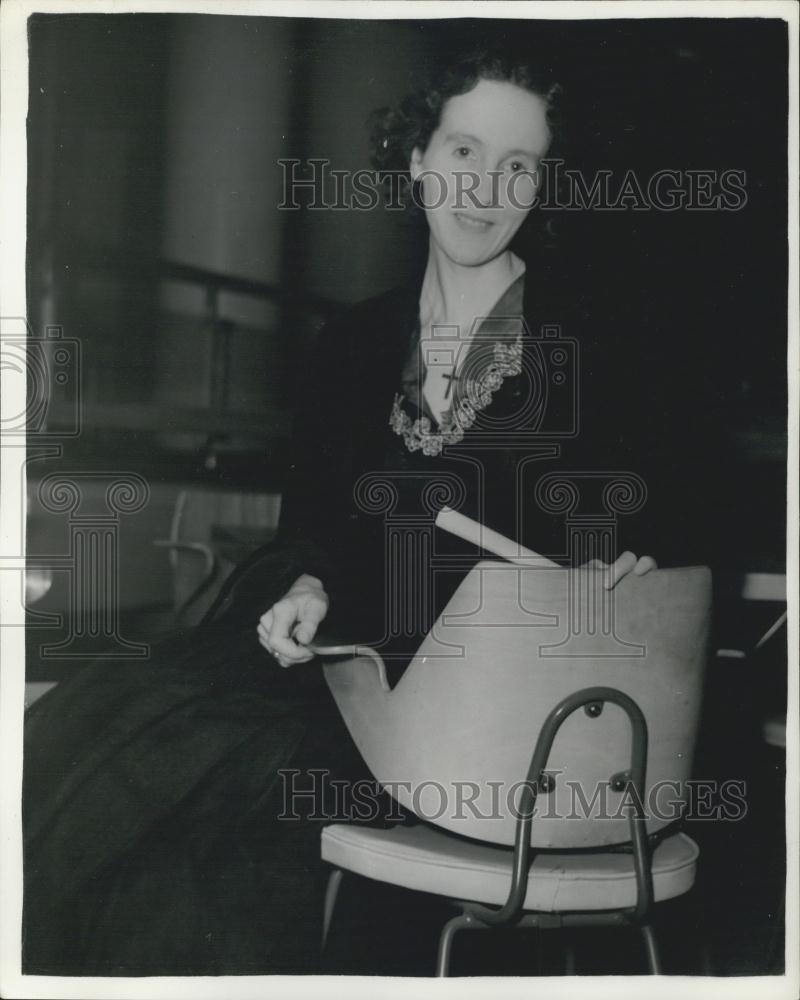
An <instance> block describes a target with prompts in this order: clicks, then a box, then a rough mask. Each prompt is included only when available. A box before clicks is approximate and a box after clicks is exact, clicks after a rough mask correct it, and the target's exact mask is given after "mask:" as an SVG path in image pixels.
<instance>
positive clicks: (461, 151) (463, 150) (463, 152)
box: [455, 146, 472, 159]
mask: <svg viewBox="0 0 800 1000" xmlns="http://www.w3.org/2000/svg"><path fill="white" fill-rule="evenodd" d="M455 153H456V156H460V157H461V158H462V159H465V158H466V157H467V156H469V155H470V154H471V153H472V150H471V149H470V148H469V146H456V149H455Z"/></svg>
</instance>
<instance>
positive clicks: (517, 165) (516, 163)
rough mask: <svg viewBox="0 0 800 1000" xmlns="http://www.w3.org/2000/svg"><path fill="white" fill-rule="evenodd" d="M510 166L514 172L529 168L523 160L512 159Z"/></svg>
mask: <svg viewBox="0 0 800 1000" xmlns="http://www.w3.org/2000/svg"><path fill="white" fill-rule="evenodd" d="M508 167H509V170H510V171H511V173H512V174H518V173H521V172H522V171H525V170H527V169H528V167H527V165H526V164H525V163H523V162H522V161H521V160H512V161H511V163H509V165H508Z"/></svg>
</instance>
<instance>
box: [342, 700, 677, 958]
mask: <svg viewBox="0 0 800 1000" xmlns="http://www.w3.org/2000/svg"><path fill="white" fill-rule="evenodd" d="M605 702H612V703H613V704H615V705H618V706H619V707H620V708H622V709H623V711H624V712H625V713H626V715H627V716H628V720H629V721H630V724H631V733H632V741H631V757H630V767H629V768H628V769H627V770H625V771H620V772H618V773H616V774H614V775H612V777H611V787H612V788H613V789H614V790H615V791H619V792H626V794H627V795H628V799H629V805H628V824H629V829H630V841H629V842H627V843H626V844H625V845H614V846H612V847H610V848H608V849H607V850H610V851H619V850H620V847H621V846H622V847H623V849H628V850H632V854H633V864H634V873H635V876H636V904H635V905H634V906H632V907H627V908H625V909H621V910H620V909H614V910H598V911H584V912H571V911H565V912H563V913H551V912H543V911H528V912H525V911H524V902H525V895H526V892H527V886H528V873H529V870H530V866H531V863H532V861H533V854H534V853H535V852H533V853H532V850H531V843H530V840H531V837H530V834H531V823H532V822H533V814H534V810H535V806H536V799H537V796H538V795H539V793H540V792H541V793H544V794H547V793H548V792H549V791H551V790H552V788H553V784H552V782H553V778H552V777H551V776H550V775H548V774H547V773H546V771H545V767H546V765H547V760H548V758H549V756H550V750H551V748H552V746H553V742H554V740H555V737H556V735H557V733H558V731H559V729H560V728H561V726H562V725H563V723H564V722H565V721H566V719H567V718H568V717H569V716H570V715H572V713H573V712H575V711H577V710H578V709H579V708H583V709H584V711H585V712H586V714H587V715H588V716H589V717H590V718H597V717H598V716H599V715H600V714H601V713H602V711H603V705H604V703H605ZM646 770H647V723H646V721H645V718H644V715H643V714H642V711H641V709H640V708H639V706H638V705H637V704H636V702H635V701H634V700H633V699H632V698H631V697H629V696H628V695H627V694H625V693H624V692H623V691H620V690H618V689H617V688H612V687H588V688H583V689H582V690H580V691H576V692H574V693H573V694H571V695H568V696H567V697H566V698H564V699H563V700H562V701H560V702H559V703H558V704H557V705H556V706H555V707H554V708H553V709H552V711H551V712H550V713H549V715H548V716H547V718H546V720H545V722H544V725H543V726H542V730H541V732H540V734H539V737H538V739H537V741H536V747H535V749H534V752H533V757H532V758H531V763H530V766H529V768H528V774H527V777H526V779H525V782H524V784H523V786H522V792H521V795H520V803H519V809H518V814H517V822H516V830H515V838H514V851H513V857H512V863H511V886H510V888H509V892H508V897H507V899H506V901H505V903H504V904H503V905H502V906H501V907H499V908H498V909H494V908H492V907H489V906H485V905H483V904H481V903H476V902H471V901H469V900H458V899H452V900H451V902H452V903H453V904H454V905H455V906H457V907H459V908H460V909H461V913H459V914H458V915H457V916H455V917H453V918H452V919H451V920H449V921H448V922H447V923H446V924H445V925H444V927H443V928H442V932H441V935H440V938H439V948H438V954H437V959H436V976H438V977H443V976H447V975H449V969H450V956H451V951H452V943H453V938H454V937H455V935H456V933H457V932H458V931H460V930H487V929H489V928H492V927H512V926H513V927H539V928H565V927H591V926H636V927H638V928H639V930H640V932H641V934H642V937H643V940H644V944H645V950H646V956H647V965H648V969H649V972H650V973H651V974H652V975H659V974H660V973H661V960H660V957H659V953H658V947H657V943H656V939H655V934H654V931H653V927H652V925H651V923H650V917H651V912H652V908H653V876H652V869H651V858H652V844H651V839H650V838H648V835H647V829H646V824H645V814H644V805H643V803H644V791H645V774H646ZM655 839H656V840H658V839H661V834H659V835H658V836H657V837H656V838H655ZM597 850H598V849H597V848H593V849H592V851H593V853H596V852H597ZM571 853H579V852H577V851H572V852H571ZM343 875H344V872H343V871H342V870H341V869H339V868H335V869H334V870H333V871H332V873H331V875H330V878H329V881H328V887H327V891H326V895H325V906H324V913H323V931H322V946H323V948H324V947H325V943H326V941H327V937H328V932H329V929H330V924H331V920H332V918H333V911H334V908H335V905H336V897H337V894H338V891H339V887H340V886H341V882H342V878H343Z"/></svg>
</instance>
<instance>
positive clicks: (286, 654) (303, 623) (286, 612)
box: [258, 573, 328, 667]
mask: <svg viewBox="0 0 800 1000" xmlns="http://www.w3.org/2000/svg"><path fill="white" fill-rule="evenodd" d="M327 613H328V595H327V594H326V593H325V588H324V587H323V586H322V581H321V580H318V579H317V578H316V577H315V576H308V574H306V573H304V574H303V575H302V576H301V577H298V579H297V580H295V582H294V583H293V584H292V586H291V588H290V589H289V590H288V591H287V593H286V594H284V596H283V597H282V598H281V599H280V600H279V601H276V602H275V604H273V605H272V607H271V608H270V609H269V611H265V612H264V614H263V615H262V616H261V618H260V619H259V622H258V641H259V642H260V643H261V645H262V646H263V647H264V649H266V651H267V652H268V653H270V654H271V655H272V656H274V657H275V659H276V660H277V661H278V663H280V665H281V666H282V667H290V666H292V665H293V664H295V663H307V662H308V661H309V660H312V659H313V658H314V654H313V653H312V652H311V651H310V650H309V649H307V648H306V647H307V646H308V644H309V643H310V642H311V640H312V639H313V638H314V636H315V635H316V634H317V627H318V626H319V623H320V622H321V621H322V619H323V618H324V617H325V615H326V614H327Z"/></svg>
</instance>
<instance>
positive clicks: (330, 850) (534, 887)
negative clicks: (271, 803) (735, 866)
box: [322, 823, 700, 913]
mask: <svg viewBox="0 0 800 1000" xmlns="http://www.w3.org/2000/svg"><path fill="white" fill-rule="evenodd" d="M512 853H513V852H512V849H511V848H505V847H494V846H491V845H487V844H483V843H479V842H477V841H471V840H466V839H463V838H461V837H456V836H453V835H451V834H448V833H442V832H440V831H439V830H437V829H435V828H433V827H430V826H427V825H419V826H397V827H393V828H391V829H388V830H378V829H373V828H370V827H358V826H351V825H348V824H344V823H342V824H334V825H333V826H328V827H325V829H324V830H323V831H322V858H323V860H325V861H327V862H329V863H330V864H332V865H335V866H336V867H338V868H342V869H345V870H346V871H351V872H355V873H356V874H358V875H364V876H366V877H367V878H372V879H376V880H378V881H380V882H388V883H391V884H392V885H398V886H403V887H404V888H406V889H415V890H418V891H421V892H432V893H435V894H437V895H440V896H449V897H450V898H452V899H462V900H471V901H473V902H478V903H489V904H496V905H501V904H503V903H504V902H505V901H506V898H507V896H508V890H509V885H510V881H511V858H512ZM699 853H700V851H699V849H698V847H697V845H696V844H695V842H694V841H693V840H692V839H691V838H690V837H687V836H686V835H685V834H683V833H677V834H674V835H673V836H671V837H667V838H666V839H665V840H663V841H662V843H661V844H659V846H658V847H657V848H656V850H655V851H654V852H653V861H652V867H653V890H654V898H655V900H656V901H660V900H664V899H672V898H673V897H675V896H680V895H681V894H683V893H685V892H687V891H688V890H689V889H690V888H691V887H692V885H693V884H694V877H695V867H696V864H697V858H698V855H699ZM635 904H636V878H635V874H634V869H633V856H632V855H631V854H623V853H617V854H609V853H605V854H603V853H583V854H577V853H576V854H560V853H558V854H555V853H551V854H547V853H539V854H536V855H535V857H534V861H533V864H532V865H531V869H530V875H529V877H528V891H527V893H526V896H525V904H524V908H525V909H526V910H539V911H544V912H550V913H557V912H567V911H573V910H615V909H624V908H625V907H629V906H634V905H635Z"/></svg>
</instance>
